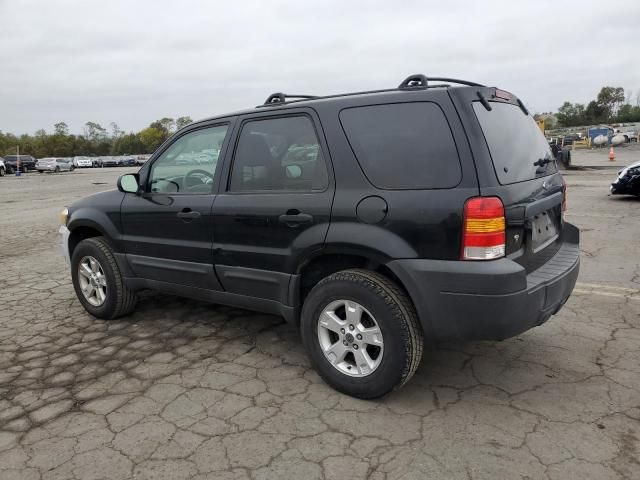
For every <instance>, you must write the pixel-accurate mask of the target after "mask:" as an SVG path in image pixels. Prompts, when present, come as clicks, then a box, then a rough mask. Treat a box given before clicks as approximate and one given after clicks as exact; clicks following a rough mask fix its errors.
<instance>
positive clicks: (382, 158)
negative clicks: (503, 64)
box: [340, 102, 462, 190]
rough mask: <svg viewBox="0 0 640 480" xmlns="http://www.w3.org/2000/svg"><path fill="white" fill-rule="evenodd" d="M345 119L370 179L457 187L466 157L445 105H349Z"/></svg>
mask: <svg viewBox="0 0 640 480" xmlns="http://www.w3.org/2000/svg"><path fill="white" fill-rule="evenodd" d="M340 122H341V123H342V128H343V129H344V132H345V134H346V135H347V139H348V140H349V144H350V145H351V148H352V149H353V152H354V154H355V156H356V158H357V159H358V163H360V166H361V167H362V170H363V171H364V174H365V175H366V176H367V178H368V179H369V181H370V182H371V183H373V184H374V185H375V186H376V187H378V188H384V189H396V190H408V189H431V188H452V187H455V186H456V185H457V184H458V183H460V179H461V178H462V171H461V168H460V158H459V156H458V151H457V149H456V145H455V142H454V140H453V134H452V133H451V128H450V127H449V124H448V122H447V119H446V117H445V115H444V112H443V111H442V109H441V108H440V107H439V106H438V105H437V104H435V103H432V102H416V103H395V104H388V105H372V106H367V107H354V108H347V109H345V110H343V111H342V112H340Z"/></svg>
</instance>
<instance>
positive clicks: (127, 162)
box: [120, 157, 137, 167]
mask: <svg viewBox="0 0 640 480" xmlns="http://www.w3.org/2000/svg"><path fill="white" fill-rule="evenodd" d="M136 165H137V163H136V159H135V158H134V157H122V158H121V159H120V166H121V167H135V166H136Z"/></svg>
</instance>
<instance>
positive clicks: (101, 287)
mask: <svg viewBox="0 0 640 480" xmlns="http://www.w3.org/2000/svg"><path fill="white" fill-rule="evenodd" d="M78 282H79V284H80V290H81V291H82V295H83V296H84V298H85V299H86V300H87V302H89V303H90V304H91V305H93V306H94V307H99V306H100V305H102V304H103V303H104V302H105V300H106V299H107V277H105V275H104V270H103V269H102V265H100V262H98V260H96V259H95V258H94V257H92V256H86V257H82V259H81V260H80V263H79V264H78Z"/></svg>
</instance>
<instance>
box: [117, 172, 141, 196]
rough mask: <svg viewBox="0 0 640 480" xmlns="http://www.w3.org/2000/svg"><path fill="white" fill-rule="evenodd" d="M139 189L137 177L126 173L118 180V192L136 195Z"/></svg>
mask: <svg viewBox="0 0 640 480" xmlns="http://www.w3.org/2000/svg"><path fill="white" fill-rule="evenodd" d="M139 189H140V185H138V175H137V174H133V173H128V174H126V175H122V176H121V177H120V178H119V179H118V190H120V191H121V192H125V193H138V190H139Z"/></svg>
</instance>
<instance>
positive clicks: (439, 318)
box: [388, 223, 580, 340]
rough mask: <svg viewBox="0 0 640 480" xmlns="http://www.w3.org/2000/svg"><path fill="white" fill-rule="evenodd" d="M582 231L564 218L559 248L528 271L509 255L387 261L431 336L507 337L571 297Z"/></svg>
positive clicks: (540, 320) (532, 324)
mask: <svg viewBox="0 0 640 480" xmlns="http://www.w3.org/2000/svg"><path fill="white" fill-rule="evenodd" d="M579 235H580V233H579V230H578V229H577V228H576V227H575V226H573V225H571V224H568V223H565V225H564V229H563V239H562V242H563V243H562V245H561V247H560V249H559V250H558V252H557V253H556V254H555V255H554V256H553V257H552V258H551V259H550V260H549V261H548V262H547V263H545V264H544V265H542V267H540V268H538V269H537V270H535V271H533V272H531V273H529V274H527V272H526V271H525V270H524V268H523V267H522V266H521V265H519V264H517V263H516V262H514V261H512V260H509V259H506V258H505V259H500V260H495V261H489V262H462V261H441V260H424V259H407V260H395V261H392V262H390V263H389V264H388V266H389V268H391V270H392V271H393V272H394V273H395V274H396V275H397V276H398V278H399V279H400V280H401V281H402V282H403V284H404V285H405V287H406V288H407V290H408V291H409V295H410V296H411V298H412V300H413V302H414V305H415V307H416V310H417V312H418V316H419V317H420V320H421V322H422V326H423V329H424V331H425V334H426V336H427V337H429V338H432V339H434V340H454V339H455V340H504V339H506V338H509V337H513V336H515V335H518V334H520V333H522V332H525V331H526V330H529V329H531V328H533V327H536V326H538V325H541V324H543V323H544V322H546V321H547V320H548V319H549V317H551V315H554V314H555V313H557V312H558V311H559V310H560V308H561V307H562V306H563V305H564V303H565V302H566V301H567V299H568V298H569V295H570V294H571V292H572V291H573V287H574V286H575V283H576V279H577V278H578V271H579V266H580V257H579V253H580V252H579Z"/></svg>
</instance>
